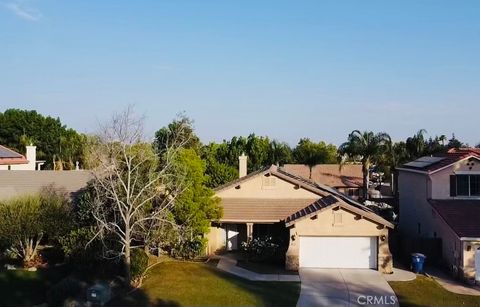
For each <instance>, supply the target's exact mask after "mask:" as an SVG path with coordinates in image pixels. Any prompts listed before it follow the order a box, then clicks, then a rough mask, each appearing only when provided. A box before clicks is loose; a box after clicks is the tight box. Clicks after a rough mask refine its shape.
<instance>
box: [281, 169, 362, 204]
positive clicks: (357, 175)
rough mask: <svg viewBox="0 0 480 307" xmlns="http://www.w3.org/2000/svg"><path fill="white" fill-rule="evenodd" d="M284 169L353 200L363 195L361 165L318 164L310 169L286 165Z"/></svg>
mask: <svg viewBox="0 0 480 307" xmlns="http://www.w3.org/2000/svg"><path fill="white" fill-rule="evenodd" d="M283 169H284V170H285V171H287V172H289V173H291V174H294V175H297V176H300V177H302V178H309V179H310V180H312V181H313V182H315V183H318V184H322V185H326V186H329V187H331V188H334V189H336V190H337V191H339V192H342V193H344V194H345V195H348V196H350V197H351V198H354V199H358V198H359V196H361V195H362V194H363V173H362V165H361V164H345V165H342V166H340V165H339V164H317V165H315V166H313V167H312V170H311V173H310V167H309V166H308V165H304V164H285V165H284V166H283Z"/></svg>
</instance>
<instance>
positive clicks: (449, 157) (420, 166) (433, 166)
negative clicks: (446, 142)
mask: <svg viewBox="0 0 480 307" xmlns="http://www.w3.org/2000/svg"><path fill="white" fill-rule="evenodd" d="M468 158H474V159H478V160H480V149H478V148H460V149H455V148H453V149H450V150H449V151H448V152H447V153H445V154H439V155H435V156H433V157H422V158H419V159H417V160H415V161H412V162H409V163H406V164H403V165H402V166H400V167H398V168H397V169H398V170H402V171H411V172H420V173H428V174H431V173H435V172H438V171H440V170H442V169H444V168H447V167H449V166H450V165H452V164H455V163H457V162H459V161H462V160H465V159H468ZM428 161H430V162H428Z"/></svg>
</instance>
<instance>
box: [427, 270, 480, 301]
mask: <svg viewBox="0 0 480 307" xmlns="http://www.w3.org/2000/svg"><path fill="white" fill-rule="evenodd" d="M426 273H427V275H429V276H431V277H433V279H435V280H436V281H437V282H438V283H439V284H440V285H441V286H442V287H443V288H445V290H447V291H450V292H453V293H457V294H465V295H475V296H480V286H478V285H477V286H475V285H468V284H465V283H462V282H460V281H458V280H455V279H453V278H452V277H450V276H449V275H448V274H446V273H445V272H443V271H441V270H439V269H436V268H428V269H427V270H426Z"/></svg>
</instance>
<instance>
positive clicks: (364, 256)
mask: <svg viewBox="0 0 480 307" xmlns="http://www.w3.org/2000/svg"><path fill="white" fill-rule="evenodd" d="M299 261H300V267H304V268H358V269H369V268H370V269H376V268H377V238H376V237H300V260H299Z"/></svg>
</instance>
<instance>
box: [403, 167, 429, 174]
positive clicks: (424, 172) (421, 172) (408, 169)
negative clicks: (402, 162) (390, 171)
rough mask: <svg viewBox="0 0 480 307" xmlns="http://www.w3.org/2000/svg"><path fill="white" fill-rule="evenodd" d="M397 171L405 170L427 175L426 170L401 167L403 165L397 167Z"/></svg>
mask: <svg viewBox="0 0 480 307" xmlns="http://www.w3.org/2000/svg"><path fill="white" fill-rule="evenodd" d="M397 171H406V172H412V173H418V174H425V175H428V172H426V171H418V170H415V169H410V168H403V167H397Z"/></svg>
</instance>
